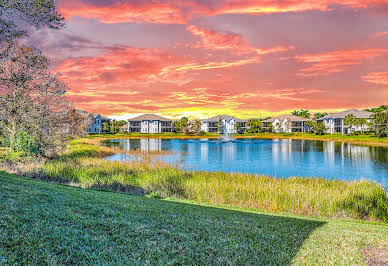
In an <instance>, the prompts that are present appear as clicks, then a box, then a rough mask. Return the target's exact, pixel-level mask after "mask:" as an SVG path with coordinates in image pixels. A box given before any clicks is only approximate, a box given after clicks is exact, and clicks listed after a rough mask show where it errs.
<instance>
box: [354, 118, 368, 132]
mask: <svg viewBox="0 0 388 266" xmlns="http://www.w3.org/2000/svg"><path fill="white" fill-rule="evenodd" d="M367 125H369V122H368V120H367V119H366V118H359V119H357V120H356V126H360V127H361V132H362V133H364V129H365V126H367Z"/></svg>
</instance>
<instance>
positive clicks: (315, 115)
mask: <svg viewBox="0 0 388 266" xmlns="http://www.w3.org/2000/svg"><path fill="white" fill-rule="evenodd" d="M326 115H327V113H326V112H324V113H320V112H317V113H315V114H314V120H315V121H316V120H318V119H319V118H322V117H324V116H326Z"/></svg>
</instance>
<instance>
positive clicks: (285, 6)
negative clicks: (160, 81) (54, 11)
mask: <svg viewBox="0 0 388 266" xmlns="http://www.w3.org/2000/svg"><path fill="white" fill-rule="evenodd" d="M386 4H387V2H386V1H385V0H341V1H339V0H322V1H317V0H288V1H281V0H267V1H262V0H210V1H206V2H205V1H200V0H188V1H180V0H171V1H163V0H143V1H137V0H116V1H104V2H102V1H97V0H94V1H93V0H77V1H76V0H59V1H58V5H59V10H60V12H61V13H62V14H63V15H64V16H65V17H66V18H68V19H70V18H72V17H74V16H81V17H84V18H96V19H98V20H99V21H101V22H103V23H124V22H135V23H141V22H149V23H158V24H186V23H188V21H190V20H191V19H194V18H198V17H202V16H216V15H222V14H251V15H260V14H273V13H285V12H303V11H309V10H320V11H329V10H332V9H333V8H334V6H346V7H350V8H368V7H376V6H377V7H378V6H380V5H386Z"/></svg>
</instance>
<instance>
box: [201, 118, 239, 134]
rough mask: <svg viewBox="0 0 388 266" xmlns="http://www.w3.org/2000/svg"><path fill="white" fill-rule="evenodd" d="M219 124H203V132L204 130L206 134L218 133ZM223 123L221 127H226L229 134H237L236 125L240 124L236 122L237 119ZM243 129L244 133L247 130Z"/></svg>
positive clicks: (223, 121) (222, 121)
mask: <svg viewBox="0 0 388 266" xmlns="http://www.w3.org/2000/svg"><path fill="white" fill-rule="evenodd" d="M217 123H218V121H217V122H202V125H201V130H203V131H205V132H218V127H217ZM221 123H222V126H221V127H223V126H225V129H226V131H227V132H228V133H229V134H235V133H237V131H236V124H237V123H239V122H236V120H235V119H230V120H225V119H222V120H221ZM241 129H242V130H243V131H245V130H246V128H245V127H242V128H241Z"/></svg>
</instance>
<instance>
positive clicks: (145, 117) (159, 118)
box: [128, 114, 172, 121]
mask: <svg viewBox="0 0 388 266" xmlns="http://www.w3.org/2000/svg"><path fill="white" fill-rule="evenodd" d="M144 120H150V121H155V120H157V121H172V119H169V118H165V117H163V116H160V115H155V114H144V115H140V116H138V117H134V118H131V119H128V121H144Z"/></svg>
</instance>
